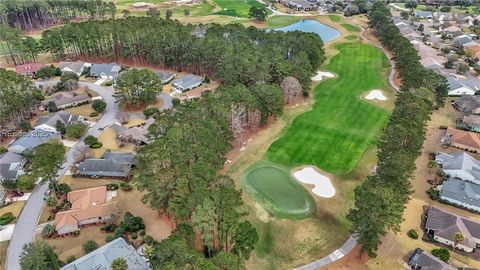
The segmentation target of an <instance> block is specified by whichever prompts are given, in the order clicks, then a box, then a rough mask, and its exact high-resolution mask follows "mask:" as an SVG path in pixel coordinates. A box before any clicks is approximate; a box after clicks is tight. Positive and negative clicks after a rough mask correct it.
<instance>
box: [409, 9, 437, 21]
mask: <svg viewBox="0 0 480 270" xmlns="http://www.w3.org/2000/svg"><path fill="white" fill-rule="evenodd" d="M413 15H414V16H415V17H417V18H420V19H430V20H431V19H433V13H432V12H431V11H424V10H415V11H414V12H413Z"/></svg>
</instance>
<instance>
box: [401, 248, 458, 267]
mask: <svg viewBox="0 0 480 270" xmlns="http://www.w3.org/2000/svg"><path fill="white" fill-rule="evenodd" d="M408 266H410V268H411V269H415V270H421V269H422V270H456V269H457V268H455V267H452V266H451V265H449V264H447V263H445V262H444V261H442V260H440V259H439V258H437V257H435V256H433V255H432V254H430V253H428V252H425V251H423V249H421V248H416V249H415V250H414V251H413V253H412V255H410V258H409V259H408Z"/></svg>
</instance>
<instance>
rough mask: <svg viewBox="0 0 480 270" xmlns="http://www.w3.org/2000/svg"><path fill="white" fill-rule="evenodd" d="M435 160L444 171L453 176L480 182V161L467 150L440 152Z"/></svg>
mask: <svg viewBox="0 0 480 270" xmlns="http://www.w3.org/2000/svg"><path fill="white" fill-rule="evenodd" d="M435 161H436V162H437V163H438V164H439V165H440V166H441V167H442V170H443V172H445V174H446V175H449V176H450V177H453V178H458V179H462V180H465V181H470V182H474V183H476V184H480V161H479V160H477V159H475V158H474V157H472V156H471V155H469V154H468V153H466V152H463V151H458V152H454V153H450V154H447V153H443V152H439V153H437V154H436V155H435Z"/></svg>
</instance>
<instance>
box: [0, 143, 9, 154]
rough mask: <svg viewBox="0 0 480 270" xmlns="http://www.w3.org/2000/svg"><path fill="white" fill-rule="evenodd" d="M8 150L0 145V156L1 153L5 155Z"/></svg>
mask: <svg viewBox="0 0 480 270" xmlns="http://www.w3.org/2000/svg"><path fill="white" fill-rule="evenodd" d="M7 151H8V150H7V148H6V147H5V146H3V145H0V155H1V154H3V153H6V152H7Z"/></svg>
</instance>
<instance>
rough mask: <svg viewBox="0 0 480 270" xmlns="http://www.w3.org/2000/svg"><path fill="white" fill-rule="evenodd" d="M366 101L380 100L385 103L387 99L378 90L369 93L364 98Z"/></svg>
mask: <svg viewBox="0 0 480 270" xmlns="http://www.w3.org/2000/svg"><path fill="white" fill-rule="evenodd" d="M365 99H366V100H380V101H385V100H387V97H386V96H385V95H384V94H383V91H382V90H379V89H374V90H372V91H370V92H369V93H368V94H367V96H365Z"/></svg>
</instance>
